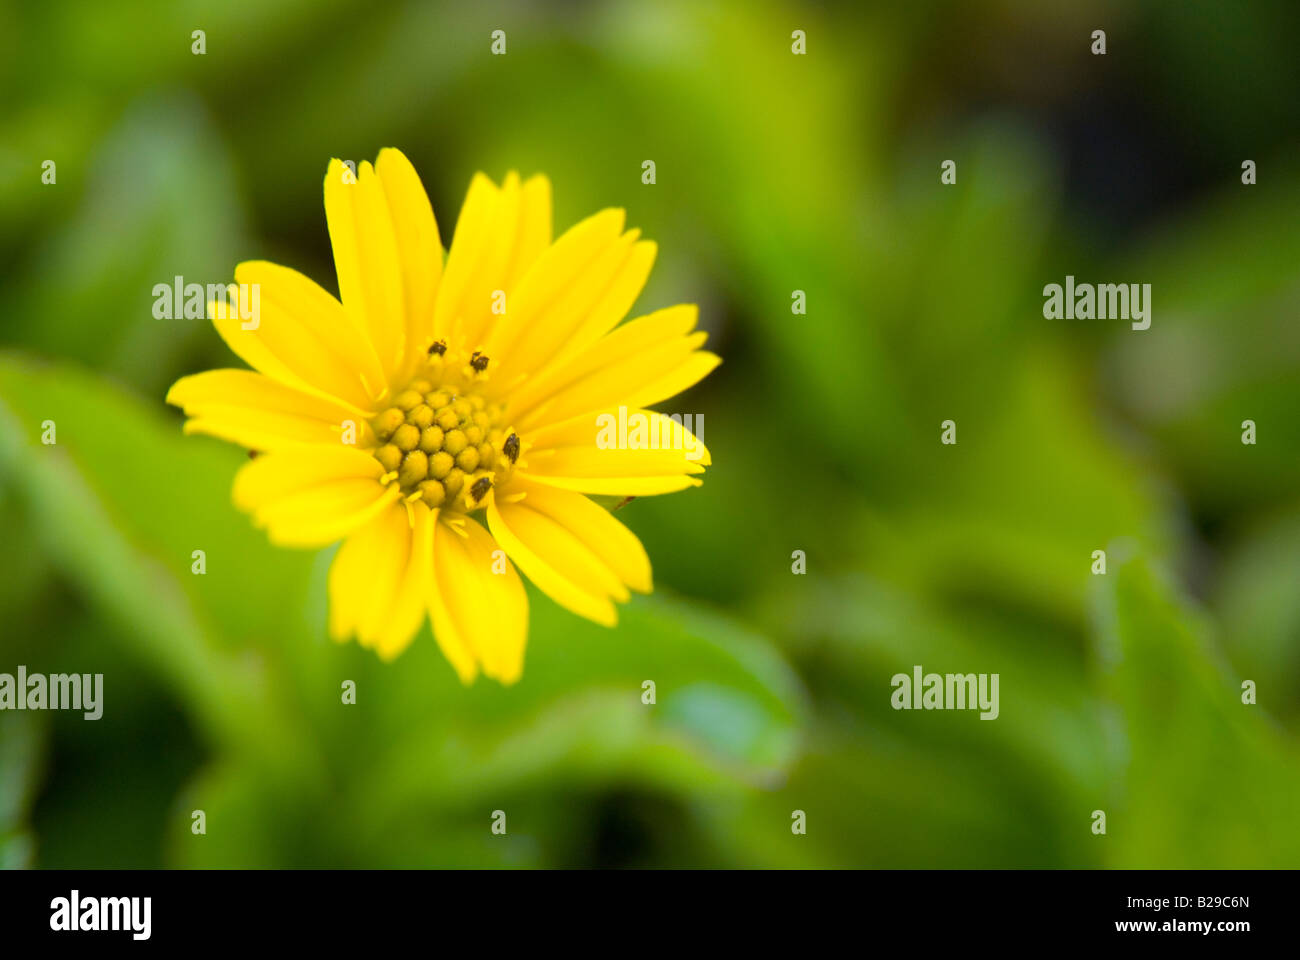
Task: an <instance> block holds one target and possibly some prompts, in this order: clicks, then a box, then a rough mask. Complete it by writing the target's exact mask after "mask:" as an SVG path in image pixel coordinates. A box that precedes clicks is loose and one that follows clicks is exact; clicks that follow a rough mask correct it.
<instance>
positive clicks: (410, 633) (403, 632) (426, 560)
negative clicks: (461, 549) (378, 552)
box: [368, 503, 435, 660]
mask: <svg viewBox="0 0 1300 960" xmlns="http://www.w3.org/2000/svg"><path fill="white" fill-rule="evenodd" d="M405 507H406V505H405V504H396V505H394V507H392V508H390V510H392V511H394V512H397V513H399V514H400V515H399V516H397V517H396V519H395V520H393V521H392V523H393V531H394V532H393V536H392V538H391V539H393V541H394V543H395V547H394V551H393V552H394V554H395V555H397V556H402V557H403V558H404V560H403V565H402V570H401V573H400V575H398V576H394V577H393V582H394V583H395V584H397V592H396V596H395V597H394V600H393V603H392V605H391V607H390V609H389V610H388V611H387V613H386V615H385V616H384V618H383V619H382V620H380V621H378V622H376V623H374V624H373V626H371V627H370V628H369V631H368V632H369V635H370V637H371V638H372V639H373V642H374V645H375V649H376V650H377V651H378V653H379V655H380V656H381V657H383V658H384V659H385V660H392V659H393V658H394V657H396V656H397V655H398V654H399V653H401V652H402V651H403V650H405V649H406V648H407V647H408V646H409V645H410V643H411V640H412V639H414V637H415V634H416V632H417V631H418V630H419V629H420V625H421V624H422V623H423V622H424V616H425V612H426V610H427V609H428V604H427V602H426V600H427V596H428V591H429V586H430V584H431V583H432V582H433V525H434V522H435V520H434V514H433V511H431V510H430V509H429V508H428V507H426V506H425V505H424V504H423V503H416V504H414V505H413V506H411V508H410V513H409V514H408V513H407V510H406V509H405Z"/></svg>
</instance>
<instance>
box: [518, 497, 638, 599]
mask: <svg viewBox="0 0 1300 960" xmlns="http://www.w3.org/2000/svg"><path fill="white" fill-rule="evenodd" d="M510 491H511V493H515V492H522V493H524V494H525V496H524V502H525V503H526V505H527V506H528V507H529V508H530V509H532V510H535V511H537V512H538V513H541V514H544V515H545V516H547V517H550V518H551V519H552V520H554V521H555V522H556V523H558V524H559V525H560V526H562V527H564V529H566V530H568V531H569V532H570V533H571V534H573V535H574V536H575V537H576V538H577V539H578V540H579V541H580V542H581V543H582V544H583V546H585V547H586V548H587V549H588V550H590V551H591V552H592V553H594V554H595V555H596V556H597V557H598V558H599V559H600V560H601V562H602V563H604V564H605V566H607V567H608V568H609V569H610V570H612V571H613V572H614V575H615V576H617V577H618V578H619V579H620V580H621V581H622V582H623V583H625V584H627V585H628V586H629V587H631V588H632V589H633V590H636V591H637V592H639V593H649V592H650V590H651V589H652V586H653V584H652V581H651V576H650V558H649V557H648V556H647V555H646V552H645V547H643V546H642V545H641V541H640V540H638V539H637V537H636V534H634V533H633V532H632V531H631V530H629V529H628V528H627V527H625V526H623V524H622V523H620V522H619V521H618V520H617V519H615V518H614V516H613V514H611V513H610V512H609V511H608V510H606V509H605V508H604V507H601V506H599V505H598V504H595V503H592V502H591V501H590V500H588V499H587V498H586V497H584V496H582V495H581V494H578V493H571V492H569V491H567V490H559V489H556V488H554V487H546V486H542V485H540V484H536V483H529V482H528V481H527V480H525V479H523V478H517V479H516V480H515V482H514V483H512V484H511V486H510Z"/></svg>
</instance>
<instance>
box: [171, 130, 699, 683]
mask: <svg viewBox="0 0 1300 960" xmlns="http://www.w3.org/2000/svg"><path fill="white" fill-rule="evenodd" d="M325 214H326V218H327V220H328V222H329V233H330V241H331V243H332V245H333V249H334V263H335V267H336V270H337V272H338V284H339V294H340V298H339V299H335V298H334V297H333V296H332V295H331V294H330V293H328V292H327V291H325V290H324V289H322V288H321V287H319V286H317V285H316V284H315V283H314V282H312V281H311V280H310V279H308V278H307V277H305V276H303V275H302V274H300V273H298V272H296V271H294V270H291V269H289V268H287V267H281V266H276V265H275V264H271V263H265V262H260V261H258V262H249V263H242V264H240V265H239V266H238V267H237V268H236V270H235V280H236V282H237V284H239V285H240V288H241V289H242V288H243V287H244V285H248V286H249V287H250V288H253V289H255V290H256V291H257V296H255V297H252V298H241V299H240V302H241V303H246V302H248V299H251V301H252V302H253V303H255V304H257V310H256V311H255V315H252V316H250V315H248V314H247V312H240V311H238V310H232V309H231V308H230V306H229V305H228V304H226V303H224V302H220V301H215V302H213V303H211V304H209V313H210V315H211V316H212V318H213V324H214V326H215V327H216V328H217V332H218V333H219V334H220V335H221V337H222V338H223V339H224V340H225V341H226V343H227V344H228V345H229V346H230V348H231V349H232V350H233V351H234V352H235V354H237V355H238V356H239V357H240V358H241V359H242V360H244V361H245V362H246V363H248V365H249V366H251V367H253V368H254V369H253V370H213V371H209V372H206V373H200V374H197V375H195V376H190V377H184V378H182V379H181V380H179V381H178V382H177V383H176V384H175V385H173V387H172V388H171V391H170V392H169V393H168V395H167V400H168V402H169V403H172V404H175V405H177V406H179V407H181V408H183V409H184V411H185V413H186V415H187V416H188V418H189V419H188V420H187V421H186V423H185V431H186V432H187V433H206V434H211V435H213V436H217V437H220V438H222V439H225V440H229V441H232V442H234V443H238V444H241V445H243V446H246V447H248V448H249V449H250V450H252V451H256V452H257V454H258V455H257V456H256V457H255V458H254V459H253V460H252V461H251V462H250V463H248V464H246V465H245V466H244V467H242V468H241V469H240V471H239V473H238V475H237V476H236V478H235V486H234V501H235V504H236V506H238V507H239V508H240V509H242V510H245V511H247V512H249V513H250V514H252V517H253V521H254V523H256V524H257V525H258V526H259V527H264V528H265V529H266V530H267V532H268V535H269V537H270V539H271V541H272V542H273V543H276V544H279V545H282V546H290V547H321V546H326V545H328V544H331V543H334V542H335V541H338V540H342V541H343V545H342V546H341V547H340V548H339V551H338V553H337V555H336V556H335V558H334V560H333V565H332V566H331V568H330V575H329V592H330V618H329V622H330V632H331V634H332V635H333V636H334V637H335V638H336V639H339V640H344V639H347V638H349V637H352V636H355V637H356V638H357V639H358V640H359V641H360V642H361V643H362V644H363V645H365V646H367V647H372V648H374V649H375V650H376V651H377V652H378V653H379V655H380V656H381V657H384V658H385V659H390V658H392V657H395V656H397V654H399V653H400V652H401V651H402V650H404V649H405V648H406V646H407V645H408V644H409V643H410V642H411V639H412V638H413V637H414V635H415V633H416V632H417V631H418V630H419V628H420V626H421V624H422V623H423V621H424V618H425V617H426V616H428V617H429V618H430V619H431V621H432V625H433V632H434V635H435V637H436V638H437V641H438V644H439V646H440V647H441V649H442V651H443V653H444V654H445V655H446V657H447V659H448V660H449V661H450V662H451V664H452V666H453V667H454V668H455V669H456V672H457V673H458V674H459V675H460V677H461V679H462V680H463V681H465V682H469V681H470V680H472V679H473V678H474V677H475V676H476V675H477V674H478V672H479V671H482V672H483V673H484V674H486V675H487V676H489V677H493V678H495V679H497V680H499V681H501V682H503V683H510V682H513V681H514V680H516V679H518V677H519V675H520V672H521V671H522V669H523V653H524V645H525V641H526V638H527V632H528V601H527V596H526V594H525V592H524V588H523V584H522V582H521V580H520V578H519V574H518V573H517V572H516V567H517V568H518V569H519V570H522V571H523V573H524V574H525V575H526V576H527V577H528V578H529V579H531V580H532V581H533V583H534V584H535V585H536V586H537V587H538V588H539V589H541V590H542V591H544V592H545V593H546V594H548V595H549V596H550V597H552V598H553V599H554V600H555V601H556V602H557V603H559V604H561V605H562V606H564V607H566V608H568V609H569V610H571V611H573V612H574V613H577V614H580V615H581V616H584V617H587V618H589V619H591V620H594V621H596V622H598V623H603V624H607V625H613V624H614V623H615V622H616V619H617V614H616V612H615V607H614V603H615V602H616V601H617V602H622V601H626V600H627V599H628V597H629V590H636V591H640V592H649V590H650V589H651V577H650V562H649V559H648V558H647V556H646V554H645V550H644V549H643V548H642V546H641V544H640V542H639V541H638V540H637V538H636V537H635V536H634V535H633V534H632V533H631V531H629V530H628V529H627V528H626V527H624V526H623V524H622V523H620V522H619V521H618V520H617V519H615V518H614V517H613V516H612V515H611V514H610V512H609V511H607V510H606V509H604V508H603V507H601V506H599V505H598V504H596V503H595V502H593V501H592V500H590V499H588V497H587V496H586V495H587V494H608V495H617V496H647V495H653V494H660V493H670V492H673V491H676V490H682V489H684V488H686V487H689V486H694V485H698V484H699V483H700V482H701V481H700V479H699V476H698V475H699V474H700V473H702V472H703V471H704V467H705V466H706V465H708V463H709V455H708V452H707V450H706V449H705V448H704V447H703V445H702V444H701V443H700V442H699V441H698V439H697V438H696V437H695V436H694V435H692V434H691V433H690V432H689V431H688V430H684V429H683V428H682V426H681V425H680V423H678V422H675V421H673V420H669V419H668V418H667V417H664V416H663V415H662V414H658V413H653V412H651V411H649V410H648V409H646V408H648V407H650V406H652V405H653V404H656V403H658V402H660V401H663V400H666V399H668V398H669V397H671V396H673V395H674V394H677V393H679V392H680V391H682V390H684V389H686V388H687V387H689V386H691V385H692V384H694V383H696V382H697V381H698V380H700V379H701V378H703V377H704V376H705V375H707V374H708V373H709V371H711V370H712V369H713V368H714V367H715V366H716V365H717V364H718V362H719V360H718V358H717V357H716V356H715V355H713V354H711V353H708V352H706V351H703V350H700V349H699V348H700V346H701V345H702V344H703V342H704V338H705V334H703V333H701V332H696V331H695V325H696V320H697V310H696V308H695V307H694V306H676V307H669V308H667V309H664V310H659V311H657V312H655V313H651V314H648V315H646V316H643V317H640V318H638V319H635V320H631V321H628V322H627V323H622V324H621V325H620V322H621V321H622V320H623V318H624V317H625V316H626V314H627V312H628V310H629V309H630V308H631V306H632V304H633V302H634V301H635V300H636V298H637V296H638V295H639V294H640V292H641V288H642V287H643V285H644V284H645V281H646V277H647V276H648V275H649V272H650V267H651V265H652V263H653V261H654V257H655V249H656V248H655V245H654V244H653V243H651V242H649V241H646V240H641V239H640V234H639V231H636V230H628V231H624V229H623V228H624V214H623V211H622V210H612V209H611V210H603V211H601V212H600V213H597V214H596V215H594V216H592V217H589V218H588V219H586V220H583V221H582V222H581V223H578V224H577V225H575V226H574V227H572V228H570V229H569V230H568V231H567V232H566V233H564V234H563V235H562V236H561V237H560V238H559V239H558V240H555V241H554V242H552V238H551V188H550V183H549V182H548V181H547V180H546V179H545V178H544V177H540V176H538V177H533V178H531V179H529V180H526V181H522V182H521V181H520V179H519V177H518V176H517V175H515V174H514V173H511V174H509V175H508V176H507V177H506V178H505V181H504V182H503V183H502V184H501V185H500V186H497V185H496V184H494V183H492V181H490V180H489V179H488V178H487V177H485V176H483V175H482V174H479V175H477V176H475V177H474V179H473V181H472V182H471V184H470V188H469V194H468V196H467V197H466V199H465V204H464V206H463V207H462V209H461V213H460V219H459V221H458V222H457V225H456V231H455V237H454V239H453V241H452V244H451V249H450V251H449V252H448V253H447V254H446V258H445V264H444V254H443V247H442V242H441V239H440V236H439V232H438V225H437V222H436V221H435V219H434V214H433V210H432V208H431V206H430V204H429V200H428V197H427V196H426V194H425V192H424V188H423V186H422V185H421V183H420V180H419V177H418V175H417V174H416V172H415V169H414V168H413V167H412V166H411V164H410V162H409V161H408V160H407V159H406V157H405V156H404V155H403V154H402V153H400V152H399V151H397V150H393V149H386V150H383V151H381V152H380V154H379V157H378V159H377V161H376V162H375V164H374V165H373V166H372V165H371V164H370V163H362V164H361V166H360V169H359V170H358V172H357V174H356V176H353V175H352V174H351V170H350V168H348V167H346V166H345V165H343V164H342V163H341V162H340V161H338V160H334V161H331V163H330V166H329V169H328V171H327V173H326V176H325ZM629 419H632V420H634V421H635V422H636V423H637V424H638V425H639V429H640V431H641V432H642V434H644V433H646V432H647V429H646V428H647V426H648V428H649V429H648V432H649V433H650V434H651V436H652V438H654V437H662V438H671V440H665V441H663V442H657V443H647V442H645V437H644V436H642V437H641V438H640V441H641V442H631V443H611V442H607V441H608V440H609V434H610V433H611V431H609V430H608V427H609V426H610V425H611V424H613V423H616V422H617V423H619V424H623V425H626V423H627V422H628V420H629ZM602 424H604V425H605V427H602ZM624 432H625V431H624Z"/></svg>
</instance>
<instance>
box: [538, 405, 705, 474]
mask: <svg viewBox="0 0 1300 960" xmlns="http://www.w3.org/2000/svg"><path fill="white" fill-rule="evenodd" d="M641 418H644V419H641ZM638 422H641V423H644V424H645V425H646V429H645V431H644V433H643V434H642V433H638V432H637V431H636V430H635V425H636V424H637V423H638ZM625 425H626V429H627V434H626V436H624V435H622V431H623V429H624V426H625ZM529 436H530V440H531V443H532V446H530V447H529V448H527V450H526V452H525V455H524V456H523V457H521V458H520V461H519V474H520V475H521V476H525V477H528V478H530V479H532V480H536V481H537V482H538V483H544V484H546V485H547V486H551V487H559V488H561V489H564V490H575V491H577V492H579V493H599V494H610V495H615V496H653V495H655V494H660V493H674V492H676V491H678V490H685V489H686V488H687V487H695V486H699V485H700V483H701V481H700V480H699V478H698V477H697V476H696V474H700V473H703V472H704V468H705V467H707V466H708V465H709V464H710V463H711V462H712V457H711V455H710V453H709V450H708V447H706V446H705V445H704V443H703V442H702V441H701V440H700V439H699V438H698V437H696V436H695V434H694V433H692V432H691V431H690V430H687V429H685V428H684V427H683V426H682V425H681V424H680V423H678V422H677V421H674V420H673V419H671V418H669V417H666V416H664V415H663V414H661V413H656V412H655V411H653V410H635V409H634V410H625V411H619V410H617V409H610V410H604V411H601V412H599V413H597V414H595V415H592V414H584V415H582V416H580V417H576V418H574V419H573V420H569V421H566V422H565V423H561V424H553V425H550V426H546V427H543V428H541V429H538V430H536V431H534V432H532V433H531V434H530V435H529ZM640 443H646V444H651V443H657V444H658V446H657V447H650V448H648V449H632V448H631V445H633V444H640Z"/></svg>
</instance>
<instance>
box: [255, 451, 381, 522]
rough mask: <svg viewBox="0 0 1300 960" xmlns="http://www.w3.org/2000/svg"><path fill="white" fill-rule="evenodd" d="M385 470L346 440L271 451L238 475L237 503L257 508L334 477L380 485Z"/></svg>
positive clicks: (335, 478)
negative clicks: (348, 444)
mask: <svg viewBox="0 0 1300 960" xmlns="http://www.w3.org/2000/svg"><path fill="white" fill-rule="evenodd" d="M383 472H384V468H383V467H382V466H380V464H379V461H378V460H376V459H375V458H374V457H372V456H371V455H370V454H368V453H366V452H364V451H362V450H357V449H356V448H355V447H349V446H345V445H343V444H339V445H338V446H337V447H335V446H319V447H303V448H301V449H294V450H286V451H278V452H275V453H267V454H263V455H262V456H260V457H258V458H257V459H256V460H253V461H252V462H250V463H248V464H245V465H244V466H243V467H242V468H240V471H239V473H238V474H236V475H235V487H234V500H235V506H237V507H239V509H241V510H250V511H251V510H257V509H259V508H261V507H264V506H268V505H270V504H273V503H275V502H277V501H279V500H282V499H284V498H285V497H290V496H293V495H294V494H296V493H298V492H299V491H301V490H305V489H307V488H309V487H313V486H316V485H318V484H321V483H327V482H330V481H333V480H369V481H370V482H371V483H373V484H374V485H375V486H378V485H379V483H378V481H379V478H380V476H382V475H383Z"/></svg>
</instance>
